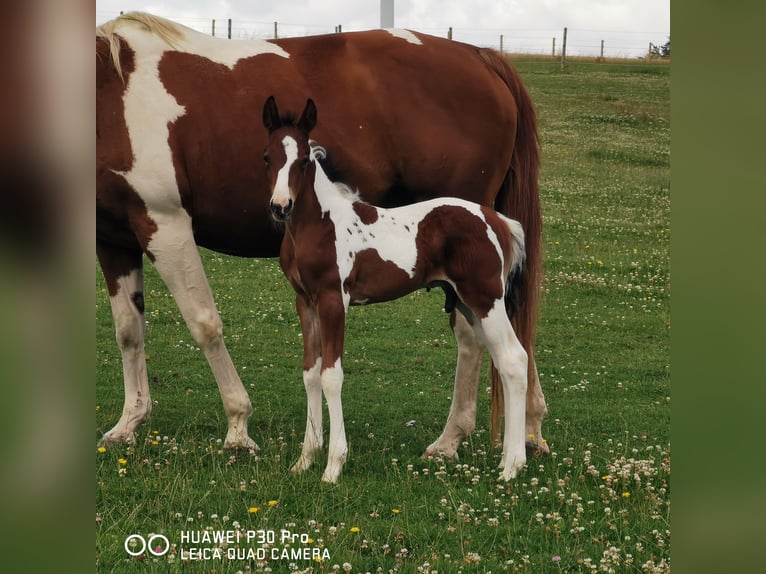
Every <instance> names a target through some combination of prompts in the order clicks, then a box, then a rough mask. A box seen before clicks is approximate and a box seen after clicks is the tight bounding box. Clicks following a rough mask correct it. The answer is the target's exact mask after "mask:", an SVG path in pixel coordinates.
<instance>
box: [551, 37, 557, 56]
mask: <svg viewBox="0 0 766 574" xmlns="http://www.w3.org/2000/svg"><path fill="white" fill-rule="evenodd" d="M551 57H553V58H555V57H556V38H555V36H554V38H553V51H552V52H551Z"/></svg>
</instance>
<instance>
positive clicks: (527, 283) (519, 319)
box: [479, 48, 543, 443]
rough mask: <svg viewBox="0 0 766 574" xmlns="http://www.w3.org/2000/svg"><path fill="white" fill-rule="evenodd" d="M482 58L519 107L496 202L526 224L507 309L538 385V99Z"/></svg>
mask: <svg viewBox="0 0 766 574" xmlns="http://www.w3.org/2000/svg"><path fill="white" fill-rule="evenodd" d="M479 53H480V55H481V57H482V58H483V60H484V61H485V62H486V64H487V65H488V66H489V68H490V69H491V70H493V71H494V72H495V73H496V74H497V75H498V76H499V77H500V78H501V79H502V80H503V82H504V83H505V85H506V86H508V90H509V91H510V93H511V97H512V98H513V100H514V102H515V104H516V111H517V115H516V121H517V123H516V134H515V139H514V145H513V155H512V157H511V163H510V166H509V167H508V172H507V173H506V176H505V179H504V180H503V183H502V185H501V187H500V190H499V192H498V194H497V196H496V198H495V205H494V207H495V209H496V210H497V211H498V212H500V213H502V214H503V215H506V216H508V217H512V218H513V219H516V220H518V221H519V223H521V226H522V227H523V229H524V233H525V250H526V261H525V268H524V273H523V274H522V275H521V276H520V278H519V282H520V284H519V285H518V289H516V294H515V295H514V296H515V297H517V301H518V306H517V308H516V309H515V313H514V309H511V308H507V311H508V314H509V316H512V323H513V328H514V330H515V331H516V334H517V336H518V337H519V340H520V341H521V344H522V346H523V347H524V350H526V352H527V356H528V358H529V363H528V364H529V367H530V368H529V369H528V372H527V376H528V379H527V380H528V386H530V387H531V386H532V385H534V384H536V381H535V369H534V368H533V367H532V365H533V364H534V363H533V361H534V343H535V331H536V328H537V312H538V304H539V293H540V285H541V282H542V276H543V274H542V248H541V235H542V215H541V212H540V195H539V191H538V182H537V176H538V171H539V168H540V147H539V140H538V134H537V115H536V113H535V107H534V104H533V103H532V99H531V98H530V97H529V94H528V93H527V90H526V88H524V85H523V84H522V83H521V78H520V77H519V74H518V72H517V71H516V70H515V69H514V68H513V67H512V66H511V64H510V63H509V62H508V61H507V60H506V59H505V58H503V57H502V56H501V55H500V54H499V53H498V52H496V51H495V50H491V49H487V48H484V49H480V51H479ZM491 370H492V409H491V415H490V436H491V437H492V440H493V442H494V443H496V442H497V441H498V437H499V429H500V425H499V420H500V416H501V414H502V412H503V388H502V384H501V382H500V377H499V375H498V373H497V370H496V369H495V368H494V366H493V368H492V369H491Z"/></svg>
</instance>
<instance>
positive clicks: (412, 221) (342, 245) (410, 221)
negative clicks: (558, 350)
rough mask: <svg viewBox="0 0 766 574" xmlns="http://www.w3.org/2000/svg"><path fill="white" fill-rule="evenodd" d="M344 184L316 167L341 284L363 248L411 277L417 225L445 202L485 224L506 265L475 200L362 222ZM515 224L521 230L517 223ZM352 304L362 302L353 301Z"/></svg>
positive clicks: (437, 202)
mask: <svg viewBox="0 0 766 574" xmlns="http://www.w3.org/2000/svg"><path fill="white" fill-rule="evenodd" d="M287 139H291V140H292V138H285V140H287ZM293 141H294V140H293ZM285 149H287V147H285ZM286 165H290V164H289V163H288V164H286ZM283 169H285V168H283ZM339 187H340V190H341V192H340V193H339ZM343 187H344V186H342V185H340V186H339V184H336V183H334V182H332V181H330V179H329V178H328V177H327V175H326V174H325V173H324V171H323V170H322V168H321V166H317V169H316V176H315V180H314V189H315V191H316V195H317V199H318V201H319V205H320V207H321V208H322V211H323V213H329V217H330V218H331V220H332V222H333V225H334V226H335V252H336V254H337V256H338V261H337V263H338V272H339V274H340V281H341V285H342V284H343V283H344V282H345V280H346V279H347V278H348V276H349V275H350V274H351V271H352V269H353V267H354V261H355V259H356V255H357V254H358V253H359V252H360V251H364V250H366V249H374V250H375V251H376V252H377V253H378V255H379V256H380V258H381V259H383V260H384V261H389V262H391V263H393V264H394V265H396V266H397V267H398V268H399V269H401V270H402V271H404V272H405V273H407V275H408V276H409V277H410V278H412V277H414V275H415V265H416V264H417V259H418V253H417V244H416V241H415V239H416V238H417V235H418V226H419V225H420V223H421V222H422V221H423V219H425V217H426V216H427V215H428V214H429V213H431V212H432V211H433V210H434V209H437V208H439V207H443V206H445V205H447V206H454V207H461V208H463V209H465V210H466V211H468V212H469V213H471V214H472V215H473V216H475V217H477V218H479V220H481V221H482V222H483V223H484V224H485V227H486V230H487V237H488V238H489V240H490V242H491V243H492V245H493V246H494V247H495V250H496V251H497V255H498V257H499V258H500V261H501V263H502V264H503V266H505V261H504V259H503V250H502V249H501V247H500V242H499V241H498V238H497V236H496V235H495V232H494V231H493V230H492V227H491V226H490V225H488V224H487V220H486V218H485V217H484V213H483V212H482V211H481V207H480V206H479V205H477V204H475V203H471V202H469V201H465V200H462V199H459V198H439V199H434V200H431V201H423V202H420V203H415V204H411V205H406V206H403V207H398V208H393V209H380V210H377V214H378V218H377V219H376V220H375V221H374V222H373V223H370V224H364V223H363V222H362V221H361V219H360V217H359V216H358V215H357V213H356V212H355V211H354V207H353V203H352V202H351V201H349V200H348V197H346V196H345V195H346V194H344V193H342V188H343ZM508 221H512V220H508ZM516 225H517V227H518V228H519V229H520V226H519V225H518V224H516ZM522 233H523V232H522ZM391 237H396V238H397V240H396V241H391ZM503 280H505V277H503ZM343 302H344V304H345V305H346V308H347V309H348V306H349V304H350V303H351V296H350V294H349V293H348V292H346V291H345V290H343ZM354 303H362V302H361V301H354Z"/></svg>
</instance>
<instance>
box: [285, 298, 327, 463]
mask: <svg viewBox="0 0 766 574" xmlns="http://www.w3.org/2000/svg"><path fill="white" fill-rule="evenodd" d="M295 306H296V308H297V309H298V316H299V317H300V321H301V332H302V333H303V386H304V387H305V388H306V434H305V435H304V437H303V446H302V447H301V456H300V458H298V460H297V461H296V463H295V464H294V465H293V466H292V468H291V469H290V470H291V471H292V472H303V471H304V470H306V469H308V468H309V467H310V466H311V465H312V464H313V462H314V458H315V457H316V454H317V453H318V452H319V451H320V450H321V449H322V442H323V437H322V383H321V376H320V374H321V370H322V347H321V339H320V337H319V318H318V317H317V313H316V308H314V307H313V306H312V305H310V304H309V303H308V302H307V301H306V299H305V298H304V297H303V296H301V295H298V296H297V297H296V298H295Z"/></svg>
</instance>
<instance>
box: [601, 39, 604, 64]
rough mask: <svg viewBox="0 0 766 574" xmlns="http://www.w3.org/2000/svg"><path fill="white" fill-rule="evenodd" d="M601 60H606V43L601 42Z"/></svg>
mask: <svg viewBox="0 0 766 574" xmlns="http://www.w3.org/2000/svg"><path fill="white" fill-rule="evenodd" d="M601 59H602V60H603V59H604V41H603V40H601Z"/></svg>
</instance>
